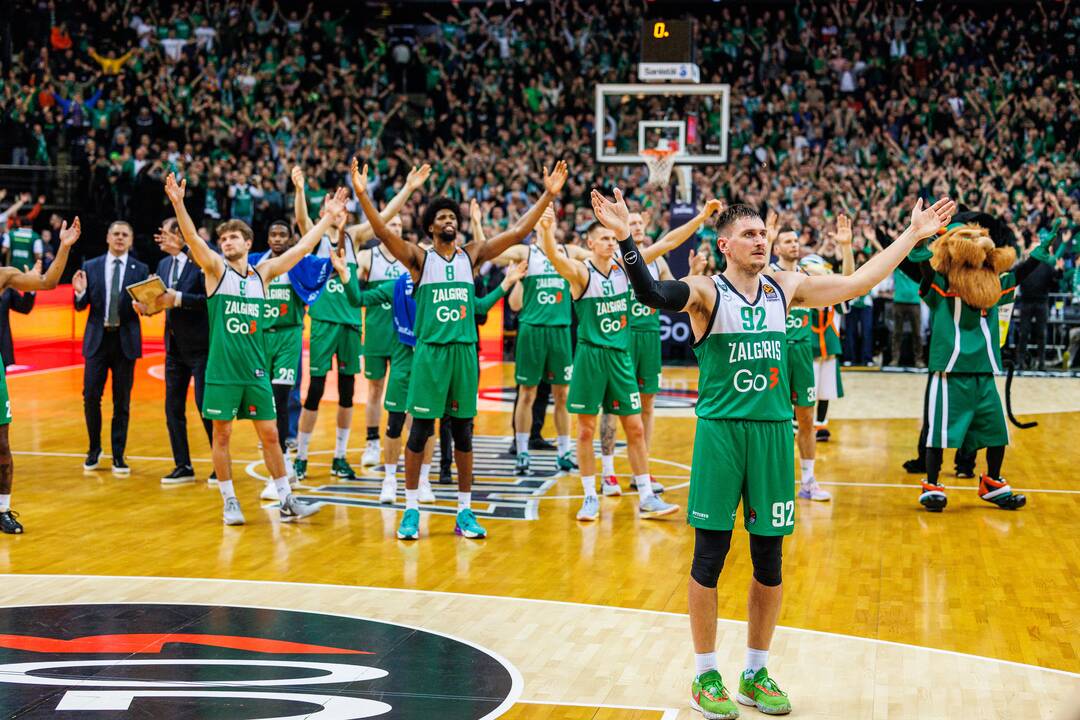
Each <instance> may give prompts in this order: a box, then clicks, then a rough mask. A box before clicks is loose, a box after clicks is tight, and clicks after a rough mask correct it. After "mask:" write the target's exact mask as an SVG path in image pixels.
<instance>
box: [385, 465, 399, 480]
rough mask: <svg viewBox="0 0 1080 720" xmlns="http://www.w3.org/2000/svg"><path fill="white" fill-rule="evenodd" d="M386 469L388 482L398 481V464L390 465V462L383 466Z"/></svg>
mask: <svg viewBox="0 0 1080 720" xmlns="http://www.w3.org/2000/svg"><path fill="white" fill-rule="evenodd" d="M383 467H384V468H385V469H386V480H385V482H388V483H396V482H397V465H390V464H389V463H388V464H386V465H384V466H383Z"/></svg>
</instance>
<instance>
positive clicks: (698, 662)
mask: <svg viewBox="0 0 1080 720" xmlns="http://www.w3.org/2000/svg"><path fill="white" fill-rule="evenodd" d="M719 668H720V666H719V665H717V664H716V653H715V652H709V653H697V654H695V655H694V669H695V670H697V674H698V675H702V674H704V673H707V672H709V671H710V670H718V669H719Z"/></svg>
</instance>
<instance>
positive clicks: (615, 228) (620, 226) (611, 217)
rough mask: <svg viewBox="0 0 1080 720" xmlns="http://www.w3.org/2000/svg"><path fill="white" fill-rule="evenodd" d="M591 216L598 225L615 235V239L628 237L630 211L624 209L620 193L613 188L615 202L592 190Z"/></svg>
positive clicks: (624, 202)
mask: <svg viewBox="0 0 1080 720" xmlns="http://www.w3.org/2000/svg"><path fill="white" fill-rule="evenodd" d="M591 199H592V206H593V214H594V215H596V219H597V220H599V221H600V224H601V225H603V226H604V227H606V228H607V229H608V230H611V231H612V232H613V233H615V238H616V239H618V240H622V239H624V238H626V237H629V235H630V210H629V209H628V208H627V207H626V201H625V200H624V199H623V196H622V191H621V190H619V188H615V202H612V201H610V200H608V199H607V198H606V197H604V195H603V193H601V192H600V191H599V190H593V191H592V195H591Z"/></svg>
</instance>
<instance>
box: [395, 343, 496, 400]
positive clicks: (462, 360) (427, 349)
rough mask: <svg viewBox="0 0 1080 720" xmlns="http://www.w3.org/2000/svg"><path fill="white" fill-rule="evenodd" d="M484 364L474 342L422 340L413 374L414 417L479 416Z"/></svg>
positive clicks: (415, 358) (410, 381) (413, 364)
mask: <svg viewBox="0 0 1080 720" xmlns="http://www.w3.org/2000/svg"><path fill="white" fill-rule="evenodd" d="M479 388H480V364H479V362H478V360H477V357H476V345H475V344H474V343H447V344H445V345H437V344H434V343H425V342H418V343H416V350H415V351H414V352H413V360H412V376H411V377H410V378H409V399H408V402H407V406H408V408H409V414H410V415H412V416H413V417H414V418H421V419H430V418H441V417H442V416H443V415H447V414H449V415H450V416H451V417H456V418H472V417H476V394H477V392H478V391H479Z"/></svg>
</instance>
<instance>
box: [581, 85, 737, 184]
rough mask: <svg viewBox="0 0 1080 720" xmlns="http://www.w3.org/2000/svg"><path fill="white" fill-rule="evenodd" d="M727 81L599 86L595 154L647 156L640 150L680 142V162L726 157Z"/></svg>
mask: <svg viewBox="0 0 1080 720" xmlns="http://www.w3.org/2000/svg"><path fill="white" fill-rule="evenodd" d="M729 99H730V86H728V85H726V84H713V85H692V84H626V85H620V84H601V85H597V86H596V99H595V103H596V107H595V112H596V146H595V154H596V160H597V161H598V162H603V163H615V164H637V163H642V162H644V158H643V156H642V155H641V151H642V150H644V149H646V148H661V149H663V148H666V147H667V145H668V144H669V143H678V147H679V154H678V156H677V157H676V163H677V164H679V165H716V164H719V163H725V162H727V152H728V148H727V139H728V111H729V107H728V103H729Z"/></svg>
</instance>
